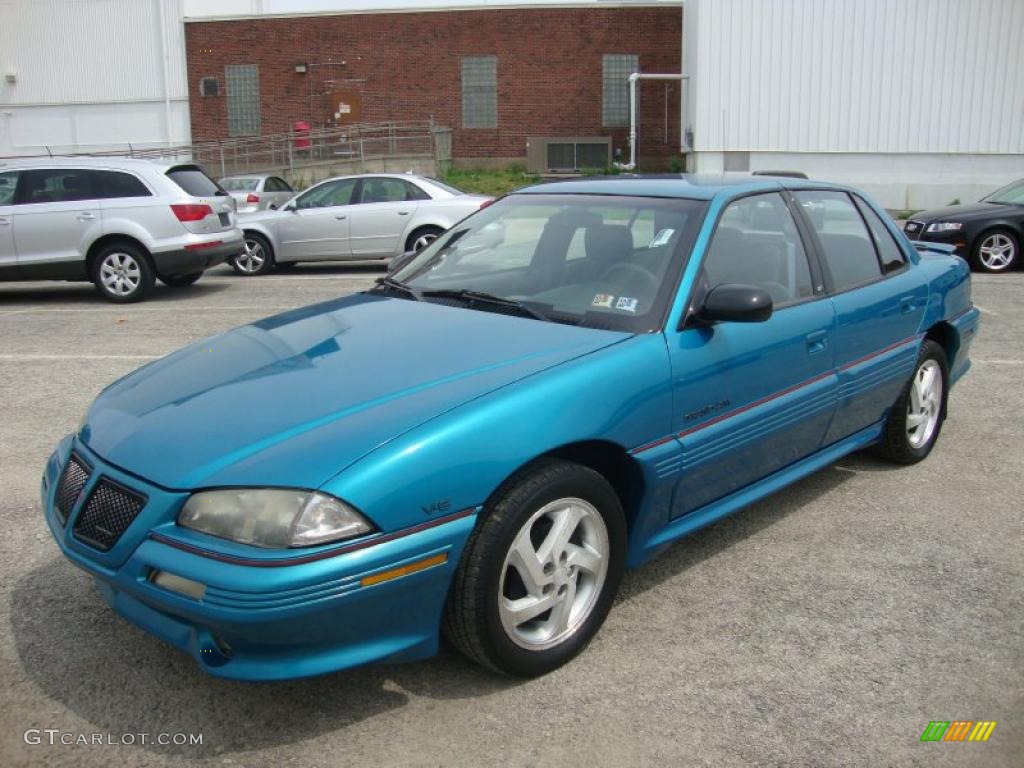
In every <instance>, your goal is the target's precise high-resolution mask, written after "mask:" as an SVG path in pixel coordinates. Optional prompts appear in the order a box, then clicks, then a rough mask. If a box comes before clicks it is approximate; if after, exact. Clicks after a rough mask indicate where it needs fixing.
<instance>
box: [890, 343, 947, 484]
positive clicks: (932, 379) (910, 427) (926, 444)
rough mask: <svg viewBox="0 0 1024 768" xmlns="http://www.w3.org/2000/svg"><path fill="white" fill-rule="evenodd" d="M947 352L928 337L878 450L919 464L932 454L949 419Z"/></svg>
mask: <svg viewBox="0 0 1024 768" xmlns="http://www.w3.org/2000/svg"><path fill="white" fill-rule="evenodd" d="M948 381H949V364H948V362H947V360H946V352H945V350H943V349H942V347H941V346H939V345H938V344H937V343H936V342H934V341H932V340H931V339H925V341H924V344H922V345H921V351H920V353H918V356H917V365H916V367H915V368H914V375H913V376H912V377H911V379H910V381H908V382H907V384H906V386H905V387H904V388H903V392H902V393H901V394H900V396H899V399H898V400H896V404H895V405H893V407H892V410H891V411H890V412H889V418H888V419H887V420H886V423H885V430H884V431H883V433H882V440H881V442H880V443H879V445H878V453H879V454H881V456H882V457H883V458H885V459H888V460H889V461H892V462H895V463H897V464H916V463H917V462H919V461H921V460H922V459H924V458H925V457H926V456H928V454H929V453H931V450H932V448H933V447H934V446H935V442H936V441H937V440H938V439H939V433H940V432H941V431H942V423H943V421H944V420H945V418H946V391H947V389H948V386H947V382H948Z"/></svg>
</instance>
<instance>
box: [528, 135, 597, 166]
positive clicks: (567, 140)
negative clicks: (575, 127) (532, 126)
mask: <svg viewBox="0 0 1024 768" xmlns="http://www.w3.org/2000/svg"><path fill="white" fill-rule="evenodd" d="M611 160H612V137H611V136H569V137H563V136H544V137H538V138H530V139H527V144H526V169H527V170H528V171H530V172H532V173H578V172H579V171H583V170H600V169H604V168H607V167H608V166H609V165H611Z"/></svg>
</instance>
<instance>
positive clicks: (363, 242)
mask: <svg viewBox="0 0 1024 768" xmlns="http://www.w3.org/2000/svg"><path fill="white" fill-rule="evenodd" d="M424 199H429V195H427V193H426V192H424V191H423V190H422V189H420V188H419V187H417V186H416V185H415V184H413V183H412V182H409V181H406V180H405V179H396V178H389V177H386V176H380V177H370V178H364V179H363V184H362V193H361V195H360V198H359V205H358V206H356V207H355V208H353V210H352V255H353V256H360V257H366V258H381V257H385V256H391V255H394V254H397V253H400V252H401V251H404V250H405V243H404V242H402V235H403V234H404V233H405V230H406V228H407V227H408V225H409V222H410V221H411V219H412V215H413V213H415V211H416V208H417V206H418V205H419V203H420V201H421V200H424Z"/></svg>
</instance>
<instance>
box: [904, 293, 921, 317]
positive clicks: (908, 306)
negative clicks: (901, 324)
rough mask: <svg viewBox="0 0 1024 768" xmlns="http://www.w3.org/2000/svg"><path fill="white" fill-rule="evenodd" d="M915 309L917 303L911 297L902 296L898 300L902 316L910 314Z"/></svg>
mask: <svg viewBox="0 0 1024 768" xmlns="http://www.w3.org/2000/svg"><path fill="white" fill-rule="evenodd" d="M915 309H917V301H916V300H915V299H914V297H913V296H904V297H902V298H901V299H900V312H902V313H903V314H904V315H907V314H910V313H911V312H913V311H914V310H915Z"/></svg>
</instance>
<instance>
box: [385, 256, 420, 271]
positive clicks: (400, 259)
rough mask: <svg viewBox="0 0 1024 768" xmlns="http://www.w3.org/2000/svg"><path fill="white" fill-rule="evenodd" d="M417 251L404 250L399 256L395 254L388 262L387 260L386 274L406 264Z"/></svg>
mask: <svg viewBox="0 0 1024 768" xmlns="http://www.w3.org/2000/svg"><path fill="white" fill-rule="evenodd" d="M417 253H419V251H406V252H405V253H403V254H402V255H400V256H395V258H393V259H392V260H391V261H390V262H388V274H389V275H390V274H393V273H395V272H397V271H398V270H400V269H401V268H402V267H404V266H405V265H406V264H408V263H409V262H410V261H412V260H413V259H415V258H416V254H417Z"/></svg>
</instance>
